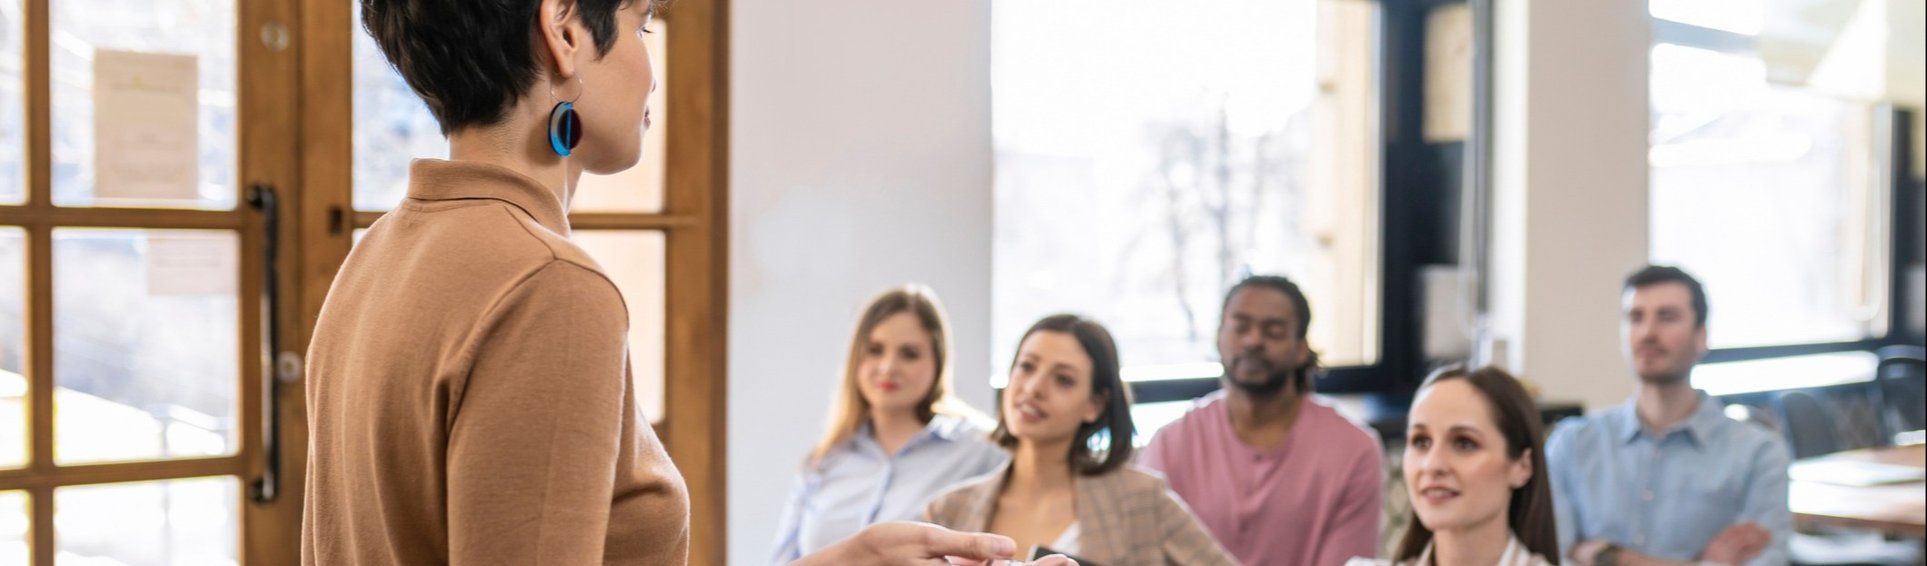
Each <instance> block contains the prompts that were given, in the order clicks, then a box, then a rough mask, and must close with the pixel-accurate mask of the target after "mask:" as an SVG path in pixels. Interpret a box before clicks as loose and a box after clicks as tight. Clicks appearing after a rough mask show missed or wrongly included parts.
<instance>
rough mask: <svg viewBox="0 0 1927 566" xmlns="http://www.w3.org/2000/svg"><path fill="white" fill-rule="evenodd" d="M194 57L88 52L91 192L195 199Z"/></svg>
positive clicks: (197, 105) (130, 197) (196, 64)
mask: <svg viewBox="0 0 1927 566" xmlns="http://www.w3.org/2000/svg"><path fill="white" fill-rule="evenodd" d="M198 71H199V62H198V61H197V60H196V58H195V57H194V56H193V55H164V54H158V53H136V52H131V51H112V50H106V49H101V50H96V51H94V198H96V199H102V200H110V199H111V200H134V201H170V200H190V201H191V200H195V199H196V198H198V193H199V191H198V190H196V184H198V183H199V177H200V166H199V164H200V158H199V152H200V147H201V146H200V143H199V139H198V137H199V133H198V122H199V118H200V116H199V112H200V103H199V100H198V96H199V90H200V86H199V80H200V79H199V76H200V74H199V72H198Z"/></svg>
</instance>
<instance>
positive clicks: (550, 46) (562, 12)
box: [535, 0, 586, 79]
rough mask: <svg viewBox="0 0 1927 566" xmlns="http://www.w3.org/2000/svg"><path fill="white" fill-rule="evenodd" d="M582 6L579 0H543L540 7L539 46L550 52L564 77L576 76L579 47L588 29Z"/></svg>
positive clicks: (551, 57) (538, 18)
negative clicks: (584, 27) (582, 14)
mask: <svg viewBox="0 0 1927 566" xmlns="http://www.w3.org/2000/svg"><path fill="white" fill-rule="evenodd" d="M578 9H579V7H578V6H577V5H576V0H542V4H541V6H540V7H539V8H537V14H536V15H537V18H536V33H535V36H536V46H537V47H539V48H540V49H539V51H541V52H544V53H547V54H548V55H549V61H551V62H553V63H554V64H555V68H554V72H555V76H557V77H559V78H562V79H573V78H575V74H576V71H577V69H576V64H575V62H576V51H577V50H579V49H581V48H582V45H583V41H582V40H583V39H584V37H583V33H584V32H585V31H586V30H584V29H582V19H581V17H580V16H581V15H580V14H579V13H578V12H577V10H578Z"/></svg>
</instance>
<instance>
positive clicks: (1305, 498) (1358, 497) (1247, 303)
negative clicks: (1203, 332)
mask: <svg viewBox="0 0 1927 566" xmlns="http://www.w3.org/2000/svg"><path fill="white" fill-rule="evenodd" d="M1219 324H1220V325H1219V327H1218V355H1219V356H1220V359H1221V360H1222V361H1223V363H1224V377H1223V378H1222V380H1223V382H1224V388H1223V389H1221V390H1219V391H1217V392H1215V393H1212V394H1210V395H1207V396H1205V397H1204V398H1202V399H1200V400H1199V402H1198V405H1197V406H1196V407H1195V408H1193V409H1192V410H1191V412H1189V413H1187V414H1185V416H1184V417H1183V418H1181V419H1178V421H1177V422H1174V423H1171V424H1170V425H1169V426H1166V427H1164V429H1163V430H1160V431H1158V433H1157V435H1156V436H1155V437H1153V438H1152V439H1151V444H1150V446H1148V447H1146V448H1145V449H1144V452H1143V455H1142V456H1140V460H1139V463H1140V464H1142V465H1144V466H1145V467H1148V468H1152V469H1155V470H1158V471H1161V472H1163V473H1164V475H1165V478H1166V479H1167V480H1169V481H1170V484H1171V489H1172V490H1174V491H1176V492H1177V493H1178V496H1179V497H1182V498H1183V499H1184V502H1185V503H1186V504H1188V505H1190V506H1191V510H1192V511H1193V512H1195V513H1196V514H1197V515H1198V518H1199V519H1202V520H1203V521H1204V525H1205V527H1206V528H1208V529H1210V530H1211V534H1212V535H1213V536H1216V537H1217V538H1218V542H1219V543H1220V544H1223V545H1224V547H1225V548H1226V549H1227V550H1230V551H1231V553H1232V554H1233V555H1236V556H1237V557H1238V560H1239V561H1241V562H1243V563H1245V564H1246V565H1248V566H1256V565H1281V566H1338V565H1340V564H1344V563H1345V561H1346V560H1347V559H1349V558H1352V557H1354V556H1367V557H1369V556H1375V555H1377V545H1378V526H1379V515H1380V514H1381V509H1382V506H1381V501H1382V499H1383V494H1384V489H1385V488H1384V471H1383V468H1382V467H1381V465H1380V460H1381V459H1382V455H1381V454H1380V447H1379V443H1378V435H1376V434H1374V433H1373V432H1372V431H1371V430H1370V429H1368V428H1365V427H1361V426H1359V425H1357V424H1354V423H1353V422H1351V421H1350V420H1347V419H1346V418H1345V417H1343V416H1340V415H1339V414H1338V412H1337V411H1335V410H1333V409H1332V408H1331V407H1330V406H1327V405H1325V404H1324V403H1321V402H1319V401H1317V400H1315V399H1312V397H1311V391H1312V388H1311V374H1312V372H1313V371H1315V370H1316V369H1317V367H1318V355H1317V354H1316V353H1314V352H1312V351H1311V347H1310V346H1308V345H1306V344H1305V330H1306V328H1308V327H1309V326H1310V325H1311V306H1310V305H1309V304H1308V303H1307V301H1306V300H1305V295H1304V293H1303V292H1301V291H1299V290H1298V286H1297V285H1296V284H1294V283H1292V282H1291V280H1289V279H1286V278H1284V277H1278V276H1269V275H1259V276H1252V277H1250V278H1247V279H1245V280H1244V281H1241V282H1239V283H1238V284H1237V285H1236V286H1233V287H1232V288H1231V292H1230V293H1229V294H1228V295H1227V296H1226V297H1225V302H1224V314H1223V318H1222V319H1221V320H1220V323H1219Z"/></svg>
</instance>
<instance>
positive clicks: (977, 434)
mask: <svg viewBox="0 0 1927 566" xmlns="http://www.w3.org/2000/svg"><path fill="white" fill-rule="evenodd" d="M987 434H988V431H987V430H985V429H984V428H983V427H981V426H978V425H976V424H973V423H971V422H970V421H968V420H965V419H962V418H958V417H954V416H949V415H937V416H936V417H935V418H932V419H930V424H929V425H927V426H925V427H924V429H923V432H921V433H919V434H917V436H915V437H913V438H911V439H910V441H909V442H906V443H904V444H903V447H902V448H899V449H897V453H896V454H894V455H891V454H885V453H884V452H883V446H882V445H880V444H877V440H876V434H875V433H873V432H872V431H871V430H870V425H869V424H867V423H866V424H864V425H863V427H862V428H860V429H858V430H857V431H856V434H853V435H851V436H850V439H849V440H847V441H844V442H843V443H842V444H839V445H837V446H836V447H835V448H832V449H831V450H830V452H829V453H828V454H824V455H823V461H822V462H820V463H819V464H818V465H816V466H813V467H806V468H805V469H804V470H803V473H802V474H801V475H799V476H798V477H797V479H796V485H795V487H794V488H792V489H791V490H790V499H789V504H788V505H785V506H784V509H783V522H782V525H781V526H780V527H779V528H778V529H777V531H776V552H775V554H774V556H773V557H772V559H771V560H772V562H774V563H777V564H784V563H788V562H791V561H794V560H796V559H798V558H800V557H802V556H803V555H805V554H809V553H812V552H816V551H817V550H818V549H821V548H823V547H825V546H829V545H830V544H832V543H835V542H837V541H840V540H843V539H844V538H847V537H849V536H850V535H853V534H856V532H857V531H860V530H862V529H863V527H866V526H869V525H870V524H872V523H878V522H883V521H914V520H917V519H918V518H919V517H922V516H923V508H924V506H925V505H926V504H928V503H929V502H930V500H931V499H934V498H936V497H937V496H939V495H943V494H944V493H945V492H947V491H949V488H950V486H952V485H955V484H958V483H961V482H963V480H966V479H970V478H972V477H976V476H981V475H984V474H988V473H991V472H994V471H997V470H999V469H1002V468H1003V466H1004V463H1005V462H1007V461H1009V460H1010V455H1009V453H1007V452H1005V451H1004V449H1003V448H1000V447H998V446H997V445H996V444H993V443H991V442H990V440H989V438H988V437H987Z"/></svg>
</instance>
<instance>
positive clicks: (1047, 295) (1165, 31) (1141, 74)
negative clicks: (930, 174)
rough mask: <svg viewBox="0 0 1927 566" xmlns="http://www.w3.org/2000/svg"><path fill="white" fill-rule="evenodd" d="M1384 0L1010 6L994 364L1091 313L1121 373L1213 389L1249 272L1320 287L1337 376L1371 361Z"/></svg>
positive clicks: (998, 150) (1316, 291) (996, 51)
mask: <svg viewBox="0 0 1927 566" xmlns="http://www.w3.org/2000/svg"><path fill="white" fill-rule="evenodd" d="M1376 9H1377V7H1376V5H1375V4H1373V3H1370V2H1365V1H1362V0H1293V1H1287V2H1279V1H1274V0H1264V1H1258V0H1199V1H1194V2H1185V3H1183V4H1181V5H1173V4H1170V3H1168V2H1150V1H1142V0H1138V1H1128V2H1123V3H1119V2H1114V1H1113V2H1099V1H1095V0H1080V1H1068V2H1030V1H1021V0H1007V1H1000V2H996V3H995V4H994V7H993V10H992V67H991V69H992V70H991V73H992V109H993V115H994V118H993V137H994V140H995V155H996V171H997V173H996V196H995V236H994V247H993V273H992V275H991V279H992V287H991V288H992V317H991V323H992V344H991V355H992V356H993V359H992V363H991V367H994V368H1003V367H1006V366H1007V364H1008V363H1009V360H1010V357H1011V356H1012V355H1013V353H1014V351H1015V350H1016V348H1017V345H1018V344H1017V341H1018V339H1019V337H1020V336H1021V335H1022V333H1023V331H1024V330H1025V329H1026V328H1027V327H1028V326H1029V324H1030V323H1031V322H1033V321H1035V320H1036V319H1038V318H1040V317H1042V316H1044V315H1048V314H1051V313H1055V312H1078V313H1082V314H1086V315H1089V316H1092V317H1095V318H1096V319H1097V320H1099V321H1101V322H1103V323H1104V324H1105V325H1106V326H1108V327H1109V328H1110V329H1111V331H1112V332H1113V333H1114V334H1115V337H1116V339H1117V341H1118V345H1119V349H1120V355H1121V357H1122V362H1123V364H1124V367H1125V376H1126V379H1130V380H1133V381H1148V380H1164V379H1180V378H1193V379H1196V378H1213V377H1215V376H1216V375H1217V374H1218V372H1219V369H1218V367H1217V365H1216V361H1217V357H1218V355H1217V348H1216V345H1215V344H1216V339H1215V337H1216V332H1217V328H1218V317H1219V310H1220V306H1221V302H1222V300H1223V298H1224V295H1223V294H1224V291H1225V289H1226V288H1227V287H1229V286H1230V285H1231V284H1233V283H1235V282H1236V281H1237V280H1238V279H1239V278H1241V277H1242V276H1244V275H1246V274H1250V273H1278V274H1284V275H1287V276H1289V277H1291V278H1292V279H1293V280H1295V281H1297V282H1298V283H1299V284H1300V285H1301V286H1302V287H1303V288H1304V290H1305V292H1306V294H1307V296H1308V297H1309V298H1310V300H1311V305H1312V309H1313V312H1314V314H1315V316H1314V317H1313V322H1312V327H1311V329H1310V331H1309V339H1310V342H1311V344H1312V346H1313V347H1314V348H1315V349H1317V350H1319V351H1320V353H1321V354H1322V355H1323V359H1324V361H1325V363H1326V364H1327V365H1333V366H1358V365H1370V364H1372V363H1374V362H1375V361H1377V359H1378V357H1379V342H1380V340H1379V321H1380V316H1379V313H1378V309H1379V307H1380V302H1379V298H1380V297H1379V294H1380V293H1379V288H1380V286H1379V266H1380V261H1379V251H1378V248H1379V241H1378V235H1379V222H1378V219H1379V213H1378V210H1379V203H1378V195H1379V181H1378V180H1379V176H1378V171H1379V158H1378V157H1379V155H1378V147H1379V138H1378V136H1377V131H1378V130H1377V109H1378V106H1377V75H1376V69H1377V67H1376V64H1375V61H1376V55H1377V53H1376V49H1375V48H1374V46H1375V43H1374V39H1375V35H1374V33H1375V30H1376V27H1375V23H1376V20H1375V18H1376ZM1185 37H1210V38H1212V40H1211V41H1176V40H1174V39H1173V38H1185ZM1001 378H1002V376H1001V372H999V375H998V376H996V377H993V378H992V379H993V383H996V382H999V381H1001ZM1149 409H1150V408H1148V407H1147V408H1146V410H1149ZM1152 412H1158V411H1152ZM1168 412H1169V411H1163V412H1158V414H1164V413H1168ZM1142 416H1144V417H1150V416H1153V415H1150V414H1145V415H1142ZM1151 420H1154V421H1156V422H1147V423H1143V424H1141V425H1140V428H1142V429H1144V430H1145V431H1146V432H1148V431H1150V430H1154V429H1155V428H1156V426H1157V425H1161V424H1162V423H1163V422H1166V421H1168V417H1160V418H1157V419H1151Z"/></svg>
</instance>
